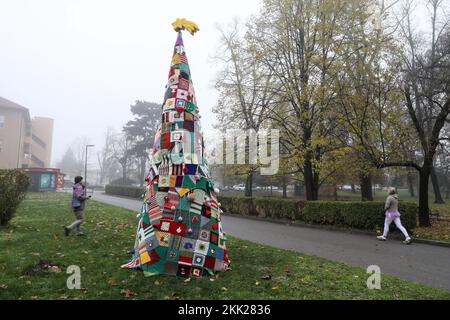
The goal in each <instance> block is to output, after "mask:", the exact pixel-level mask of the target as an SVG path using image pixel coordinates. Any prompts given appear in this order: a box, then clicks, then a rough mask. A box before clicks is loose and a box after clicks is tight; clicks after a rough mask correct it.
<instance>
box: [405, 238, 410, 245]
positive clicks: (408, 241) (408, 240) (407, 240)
mask: <svg viewBox="0 0 450 320" xmlns="http://www.w3.org/2000/svg"><path fill="white" fill-rule="evenodd" d="M411 242H412V239H411V238H407V239H406V240H405V241H403V243H404V244H411Z"/></svg>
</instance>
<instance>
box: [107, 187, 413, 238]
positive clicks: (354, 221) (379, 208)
mask: <svg viewBox="0 0 450 320" xmlns="http://www.w3.org/2000/svg"><path fill="white" fill-rule="evenodd" d="M106 193H107V194H111V195H119V196H127V197H133V198H140V197H141V195H142V193H143V190H142V188H137V187H125V186H111V185H108V186H106ZM219 201H220V202H221V204H222V209H223V210H224V212H225V213H231V214H239V215H243V216H253V217H259V218H269V219H273V220H291V221H294V220H295V221H300V222H304V223H309V224H320V225H332V226H337V227H345V228H354V229H364V230H376V229H382V228H383V225H384V202H379V201H371V202H359V201H303V200H293V199H276V198H243V197H230V196H219ZM399 210H400V213H401V214H402V223H403V225H404V226H405V227H406V228H407V229H409V230H411V229H414V228H415V227H416V226H417V214H418V212H419V208H418V206H417V204H415V203H412V202H403V201H400V204H399ZM392 225H394V224H392Z"/></svg>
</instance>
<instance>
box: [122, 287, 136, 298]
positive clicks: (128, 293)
mask: <svg viewBox="0 0 450 320" xmlns="http://www.w3.org/2000/svg"><path fill="white" fill-rule="evenodd" d="M120 294H123V295H124V296H125V297H127V298H128V297H133V296H136V295H137V294H136V292H134V291H131V290H130V289H122V290H120Z"/></svg>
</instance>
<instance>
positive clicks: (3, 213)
mask: <svg viewBox="0 0 450 320" xmlns="http://www.w3.org/2000/svg"><path fill="white" fill-rule="evenodd" d="M30 185H31V177H30V176H29V175H27V174H26V173H24V172H22V171H20V170H0V226H5V225H6V224H7V223H8V222H9V221H10V220H11V219H12V218H13V216H14V214H15V212H16V209H17V207H18V206H19V204H20V202H21V201H22V200H23V198H24V197H25V195H26V192H27V190H28V188H29V187H30Z"/></svg>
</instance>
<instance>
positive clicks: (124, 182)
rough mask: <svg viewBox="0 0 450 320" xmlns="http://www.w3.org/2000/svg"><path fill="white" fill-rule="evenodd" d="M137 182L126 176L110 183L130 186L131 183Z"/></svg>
mask: <svg viewBox="0 0 450 320" xmlns="http://www.w3.org/2000/svg"><path fill="white" fill-rule="evenodd" d="M136 183H137V182H136V181H134V180H133V179H129V178H126V179H125V180H124V179H123V178H119V179H116V180H114V181H111V182H110V185H112V186H132V185H133V184H136Z"/></svg>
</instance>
